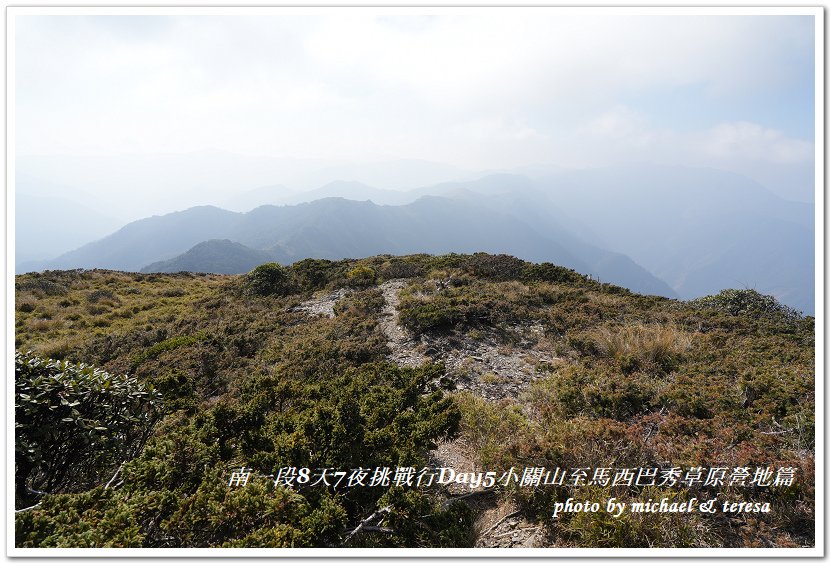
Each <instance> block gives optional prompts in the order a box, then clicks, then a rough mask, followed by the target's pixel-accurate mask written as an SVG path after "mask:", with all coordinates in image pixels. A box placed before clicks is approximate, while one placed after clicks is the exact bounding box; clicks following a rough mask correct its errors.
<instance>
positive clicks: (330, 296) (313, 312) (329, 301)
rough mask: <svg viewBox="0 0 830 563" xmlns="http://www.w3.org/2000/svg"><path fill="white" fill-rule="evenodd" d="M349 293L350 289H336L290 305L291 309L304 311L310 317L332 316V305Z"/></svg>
mask: <svg viewBox="0 0 830 563" xmlns="http://www.w3.org/2000/svg"><path fill="white" fill-rule="evenodd" d="M349 293H351V290H349V289H345V288H341V289H338V290H337V291H332V292H331V293H327V294H325V295H322V296H319V297H314V298H312V299H309V300H308V301H303V302H302V303H300V304H299V305H297V306H295V307H292V308H291V310H292V311H305V312H306V314H307V315H308V316H310V317H318V316H324V317H334V306H335V305H336V304H337V302H338V301H340V300H341V299H343V298H344V297H345V296H346V295H348V294H349Z"/></svg>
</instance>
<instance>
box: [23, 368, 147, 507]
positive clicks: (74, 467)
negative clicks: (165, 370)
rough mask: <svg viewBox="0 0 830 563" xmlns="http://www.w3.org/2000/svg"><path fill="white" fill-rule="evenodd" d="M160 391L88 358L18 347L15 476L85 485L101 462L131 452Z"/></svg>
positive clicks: (44, 487) (36, 482)
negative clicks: (62, 357) (79, 360)
mask: <svg viewBox="0 0 830 563" xmlns="http://www.w3.org/2000/svg"><path fill="white" fill-rule="evenodd" d="M160 400H161V396H160V395H159V394H158V393H157V392H156V391H155V390H154V389H153V387H152V385H142V384H140V383H139V382H138V381H137V380H136V379H134V378H130V377H127V376H123V375H112V374H109V373H107V372H105V371H103V370H100V369H97V368H94V367H92V366H87V365H84V364H72V363H69V362H66V361H57V360H50V359H43V358H39V357H37V356H34V355H32V354H22V353H20V352H16V353H15V404H14V412H15V483H16V489H17V498H18V500H23V499H28V497H29V489H35V490H41V491H46V492H51V491H60V490H65V489H72V488H77V487H78V486H84V485H85V484H87V483H88V482H90V481H94V480H95V478H96V477H97V476H98V473H99V470H100V468H101V467H109V464H110V463H115V462H118V461H123V460H125V459H128V458H130V457H132V456H133V455H134V454H135V453H136V451H137V449H138V448H140V447H141V445H142V444H143V442H144V440H146V438H147V432H148V431H149V429H150V427H151V426H152V424H153V422H154V421H155V419H156V416H157V410H158V407H159V405H160Z"/></svg>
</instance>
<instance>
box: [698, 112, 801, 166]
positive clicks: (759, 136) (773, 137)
mask: <svg viewBox="0 0 830 563" xmlns="http://www.w3.org/2000/svg"><path fill="white" fill-rule="evenodd" d="M699 149H700V151H701V152H703V153H705V154H708V155H711V156H713V157H715V158H716V159H720V160H731V159H742V160H763V161H771V162H776V163H780V164H800V163H805V162H812V159H813V157H814V154H815V146H814V145H813V143H810V142H808V141H804V140H801V139H792V138H788V137H786V136H785V135H784V134H783V133H782V132H781V131H776V130H774V129H768V128H764V127H762V126H760V125H758V124H756V123H747V122H736V123H722V124H720V125H718V126H717V127H714V128H712V129H711V130H709V131H707V132H706V133H705V134H704V135H703V137H702V139H701V140H700V141H699Z"/></svg>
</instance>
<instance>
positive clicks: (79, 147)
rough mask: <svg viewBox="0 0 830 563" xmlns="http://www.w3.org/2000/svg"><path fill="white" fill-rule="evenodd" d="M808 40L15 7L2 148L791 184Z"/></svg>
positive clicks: (800, 163)
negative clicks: (696, 174) (381, 160)
mask: <svg viewBox="0 0 830 563" xmlns="http://www.w3.org/2000/svg"><path fill="white" fill-rule="evenodd" d="M424 10H425V11H427V10H428V9H424ZM813 53H814V28H813V18H812V17H806V16H805V17H794V16H789V17H781V16H674V17H668V16H625V17H623V16H618V15H605V16H581V17H577V16H565V15H562V14H561V13H560V14H557V13H555V12H540V11H530V10H517V9H512V10H497V9H489V10H479V11H478V12H475V13H469V14H455V15H453V14H450V13H443V14H439V15H433V16H412V15H390V16H378V15H371V14H365V13H362V12H360V11H357V10H351V11H349V10H345V11H338V12H330V13H328V14H325V15H321V16H288V15H282V16H264V15H256V16H140V17H139V16H95V17H90V16H19V17H17V18H16V61H15V70H16V76H15V79H16V81H15V84H16V88H15V95H16V150H17V154H18V155H28V154H65V155H107V154H124V153H182V152H190V151H199V150H223V151H231V152H234V153H239V154H242V155H267V156H280V157H285V156H288V157H302V158H305V157H311V158H330V157H345V158H377V157H390V158H399V157H402V158H418V159H426V160H431V161H438V162H443V163H447V164H451V165H454V166H458V167H461V168H464V169H468V170H477V169H482V170H483V169H494V168H511V167H519V166H526V165H534V164H553V165H558V166H565V167H570V166H576V167H583V166H596V165H604V164H613V163H619V162H658V163H671V164H688V165H705V166H714V167H718V168H725V169H730V170H736V171H739V172H743V173H746V174H749V175H751V176H753V177H754V178H755V179H757V180H762V181H763V180H764V179H765V178H766V179H767V180H768V182H767V183H769V184H775V185H774V186H773V187H774V188H775V189H777V190H778V191H781V189H782V186H783V187H784V188H783V189H786V186H788V185H793V186H794V187H793V190H795V191H794V192H793V193H794V194H795V195H794V197H798V198H803V197H802V196H803V194H802V192H803V191H804V183H805V181H806V182H807V184H806V189H807V192H806V193H811V192H812V183H811V178H812V170H813V167H814V163H813V160H814V120H815V117H814V110H813V108H814V71H815V63H814V54H813ZM346 179H348V178H346ZM279 181H280V180H279V179H278V178H277V179H275V182H279ZM796 184H798V186H799V187H798V189H797V190H796V187H795V185H796ZM799 190H800V191H799ZM796 191H797V192H798V193H796Z"/></svg>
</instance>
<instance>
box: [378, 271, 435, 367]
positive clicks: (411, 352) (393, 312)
mask: <svg viewBox="0 0 830 563" xmlns="http://www.w3.org/2000/svg"><path fill="white" fill-rule="evenodd" d="M406 285H407V281H406V280H400V279H398V280H389V281H387V282H384V283H382V284H381V285H380V290H381V291H382V292H383V299H384V305H383V309H382V310H381V313H380V321H379V323H378V324H379V325H380V330H381V331H383V334H384V335H385V336H386V341H387V343H388V346H389V349H390V350H391V351H392V353H391V354H390V355H389V359H391V360H392V361H393V362H395V363H396V364H398V365H401V366H406V367H418V366H420V365H421V364H423V363H424V362H428V361H429V360H430V358H428V357H427V356H426V355H424V354H423V353H421V352H420V351H419V350H418V345H419V344H420V343H419V342H418V341H417V340H415V339H414V338H413V337H412V336H411V335H410V334H409V333H408V332H407V331H406V330H404V329H403V328H402V327H401V326H400V325H399V324H398V317H399V314H398V304H399V303H400V298H399V297H398V292H400V290H401V289H403V288H404V287H406Z"/></svg>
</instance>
